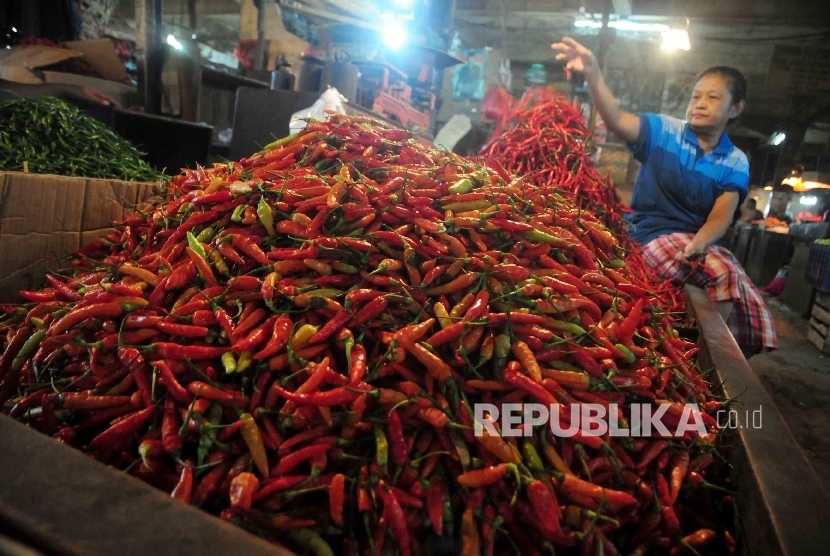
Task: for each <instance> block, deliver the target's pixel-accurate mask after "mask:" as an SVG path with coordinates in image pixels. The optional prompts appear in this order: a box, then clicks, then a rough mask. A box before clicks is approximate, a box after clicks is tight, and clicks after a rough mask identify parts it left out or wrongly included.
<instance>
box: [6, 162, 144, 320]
mask: <svg viewBox="0 0 830 556" xmlns="http://www.w3.org/2000/svg"><path fill="white" fill-rule="evenodd" d="M155 189H156V185H155V184H150V183H141V182H124V181H119V180H101V179H87V178H67V177H62V176H53V175H39V174H23V173H19V172H0V303H4V302H16V301H19V297H18V292H19V291H20V290H30V289H37V288H40V287H42V286H43V285H44V282H45V275H46V272H47V271H48V270H57V269H59V268H62V267H65V266H66V264H67V262H66V261H67V258H68V257H69V255H70V254H71V253H72V252H73V251H75V250H76V249H78V248H79V247H81V246H82V245H85V244H87V243H88V242H90V241H92V240H94V239H95V238H96V237H99V236H102V235H105V234H107V233H108V232H109V231H110V230H112V228H113V222H114V221H118V220H122V219H123V218H124V216H125V215H127V214H129V213H131V212H133V210H134V209H135V207H137V206H140V205H141V204H143V202H145V201H146V200H147V199H148V198H149V197H150V196H151V195H152V194H153V193H154V192H155Z"/></svg>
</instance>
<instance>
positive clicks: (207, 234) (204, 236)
mask: <svg viewBox="0 0 830 556" xmlns="http://www.w3.org/2000/svg"><path fill="white" fill-rule="evenodd" d="M213 233H214V229H213V228H205V229H204V230H202V231H201V232H199V235H197V236H196V239H197V240H198V241H199V243H207V242H209V241H210V238H212V237H213Z"/></svg>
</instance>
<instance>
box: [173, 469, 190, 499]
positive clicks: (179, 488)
mask: <svg viewBox="0 0 830 556" xmlns="http://www.w3.org/2000/svg"><path fill="white" fill-rule="evenodd" d="M170 497H171V498H175V499H176V500H181V501H182V502H184V503H185V504H190V503H191V502H192V501H193V468H192V467H190V465H185V466H184V467H183V468H182V474H181V477H180V478H179V483H178V484H177V485H176V488H174V489H173V492H171V493H170Z"/></svg>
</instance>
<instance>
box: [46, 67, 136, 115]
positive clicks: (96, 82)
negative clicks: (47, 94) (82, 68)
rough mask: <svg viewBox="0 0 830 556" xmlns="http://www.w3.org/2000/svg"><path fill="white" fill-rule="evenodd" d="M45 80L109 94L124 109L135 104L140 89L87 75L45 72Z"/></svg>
mask: <svg viewBox="0 0 830 556" xmlns="http://www.w3.org/2000/svg"><path fill="white" fill-rule="evenodd" d="M43 79H44V81H46V82H47V83H65V84H69V85H78V86H79V87H92V88H93V89H98V90H99V91H103V92H104V93H107V94H108V95H109V96H111V97H112V98H114V99H115V100H116V101H117V102H118V104H120V105H121V106H124V107H127V106H131V105H133V104H135V102H134V100H135V99H136V98H138V89H137V88H136V87H135V86H133V85H127V84H125V83H118V82H117V81H108V80H106V79H98V78H97V77H88V76H86V75H78V74H75V73H66V72H62V71H44V72H43Z"/></svg>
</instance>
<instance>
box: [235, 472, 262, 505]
mask: <svg viewBox="0 0 830 556" xmlns="http://www.w3.org/2000/svg"><path fill="white" fill-rule="evenodd" d="M258 488H259V479H257V477H256V475H253V474H251V473H240V474H239V475H237V476H236V477H234V478H233V480H232V481H231V488H230V502H231V508H232V509H234V510H236V511H238V512H242V513H245V512H247V511H248V510H250V509H251V503H252V501H253V497H254V493H255V492H256V490H257V489H258Z"/></svg>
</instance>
